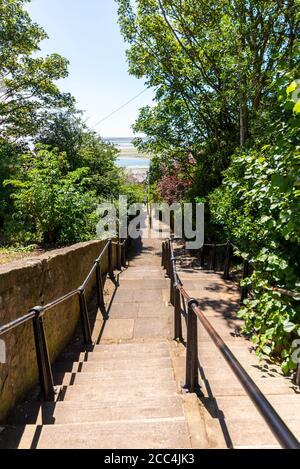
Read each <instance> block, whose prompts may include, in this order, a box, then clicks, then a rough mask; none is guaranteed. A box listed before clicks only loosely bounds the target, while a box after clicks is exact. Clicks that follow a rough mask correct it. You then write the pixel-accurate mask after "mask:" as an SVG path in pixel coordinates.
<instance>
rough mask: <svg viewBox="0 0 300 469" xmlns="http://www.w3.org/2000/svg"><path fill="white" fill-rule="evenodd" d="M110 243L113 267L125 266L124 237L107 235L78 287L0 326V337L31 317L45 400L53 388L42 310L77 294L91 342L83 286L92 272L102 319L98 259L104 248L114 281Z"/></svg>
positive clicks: (49, 398)
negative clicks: (117, 238)
mask: <svg viewBox="0 0 300 469" xmlns="http://www.w3.org/2000/svg"><path fill="white" fill-rule="evenodd" d="M113 245H116V246H117V268H118V269H120V270H121V268H122V267H126V259H127V239H125V240H123V241H120V240H117V241H116V242H115V241H112V239H109V240H108V241H107V242H106V243H105V246H104V247H103V248H102V250H101V252H100V254H99V256H98V257H97V259H96V260H95V262H94V264H93V266H92V268H91V269H90V271H89V273H88V274H87V276H86V278H85V280H84V282H83V283H82V285H81V286H80V287H79V288H77V289H76V290H72V291H70V292H68V293H66V294H65V295H63V296H61V297H60V298H57V299H55V300H53V301H52V302H50V303H48V304H46V305H44V306H35V307H34V308H31V309H30V310H29V312H28V313H27V314H25V315H24V316H21V317H20V318H18V319H15V320H14V321H11V322H9V323H8V324H5V325H3V326H0V337H1V336H3V335H4V334H6V333H8V332H10V331H12V330H13V329H15V328H16V327H19V326H21V325H22V324H25V323H27V322H28V321H33V332H34V341H35V351H36V359H37V365H38V372H39V382H40V387H41V391H42V395H43V397H44V400H45V401H52V400H53V399H54V397H55V388H54V382H53V376H52V370H51V363H50V358H49V353H48V347H47V339H46V334H45V328H44V323H43V316H44V314H45V313H46V311H49V310H51V309H52V308H54V307H55V306H57V305H59V304H61V303H63V302H64V301H67V300H68V299H70V298H72V297H74V296H78V299H79V307H80V318H81V325H82V332H83V338H84V343H85V344H87V345H89V344H92V334H91V326H90V320H89V315H88V308H87V301H86V294H85V290H86V288H87V286H88V284H89V282H90V280H91V279H92V278H93V275H94V274H95V273H96V286H97V299H98V307H99V309H100V311H101V313H102V315H103V318H104V319H105V320H106V319H107V311H106V308H105V302H104V288H103V287H104V285H103V275H102V271H101V260H102V258H103V256H104V254H105V253H106V251H108V274H109V277H110V279H111V280H112V281H113V282H114V283H115V282H116V279H115V276H114V268H115V265H114V263H113V252H112V246H113Z"/></svg>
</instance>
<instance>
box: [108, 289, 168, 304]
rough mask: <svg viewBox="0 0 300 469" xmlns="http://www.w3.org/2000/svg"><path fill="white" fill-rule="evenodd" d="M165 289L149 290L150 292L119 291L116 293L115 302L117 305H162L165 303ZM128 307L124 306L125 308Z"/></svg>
mask: <svg viewBox="0 0 300 469" xmlns="http://www.w3.org/2000/svg"><path fill="white" fill-rule="evenodd" d="M162 290H163V287H161V288H159V289H153V288H152V289H148V290H134V289H132V290H126V289H123V288H122V289H119V290H117V292H116V295H115V298H114V302H115V303H153V302H154V303H157V304H158V305H161V304H162V303H163V293H162ZM125 307H126V306H125V305H124V308H125Z"/></svg>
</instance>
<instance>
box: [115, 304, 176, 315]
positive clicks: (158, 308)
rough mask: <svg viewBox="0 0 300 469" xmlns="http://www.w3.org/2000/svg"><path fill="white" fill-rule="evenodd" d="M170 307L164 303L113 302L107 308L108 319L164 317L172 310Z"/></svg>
mask: <svg viewBox="0 0 300 469" xmlns="http://www.w3.org/2000/svg"><path fill="white" fill-rule="evenodd" d="M172 311H173V310H172V308H170V307H168V306H166V305H164V304H151V303H150V304H148V303H126V305H124V304H123V303H113V305H112V307H111V309H110V310H109V317H110V319H113V318H133V319H137V318H143V317H152V318H155V317H164V316H167V315H168V314H170V312H172Z"/></svg>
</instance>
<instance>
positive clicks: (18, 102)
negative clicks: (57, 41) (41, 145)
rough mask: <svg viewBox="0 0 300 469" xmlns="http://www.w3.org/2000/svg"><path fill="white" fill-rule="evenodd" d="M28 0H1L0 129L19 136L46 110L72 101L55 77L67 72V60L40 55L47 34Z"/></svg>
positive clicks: (34, 127)
mask: <svg viewBox="0 0 300 469" xmlns="http://www.w3.org/2000/svg"><path fill="white" fill-rule="evenodd" d="M26 3H28V0H1V1H0V133H1V136H2V137H5V136H9V137H13V138H20V137H23V136H32V135H34V133H35V132H36V130H37V128H38V126H39V124H40V122H41V121H42V120H43V116H44V113H45V112H49V111H52V110H53V109H55V108H62V107H69V106H72V105H73V99H72V98H71V95H70V94H68V93H62V92H60V90H59V88H58V87H57V85H56V84H55V81H56V80H58V79H60V78H64V77H66V76H67V74H68V61H67V60H66V59H65V58H63V57H61V56H60V55H58V54H52V55H49V56H47V57H41V56H40V55H39V54H38V52H39V50H40V49H39V44H40V42H41V41H42V40H43V39H46V38H47V34H46V33H45V31H44V30H43V28H41V27H40V26H38V25H37V24H35V23H34V22H33V21H32V20H31V18H30V16H29V14H28V13H27V11H26V9H25V6H26Z"/></svg>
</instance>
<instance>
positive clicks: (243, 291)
mask: <svg viewBox="0 0 300 469" xmlns="http://www.w3.org/2000/svg"><path fill="white" fill-rule="evenodd" d="M247 277H249V261H248V260H247V259H244V264H243V275H242V280H244V279H245V278H247ZM247 296H248V287H241V303H243V301H244V300H245V299H246V298H247Z"/></svg>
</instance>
